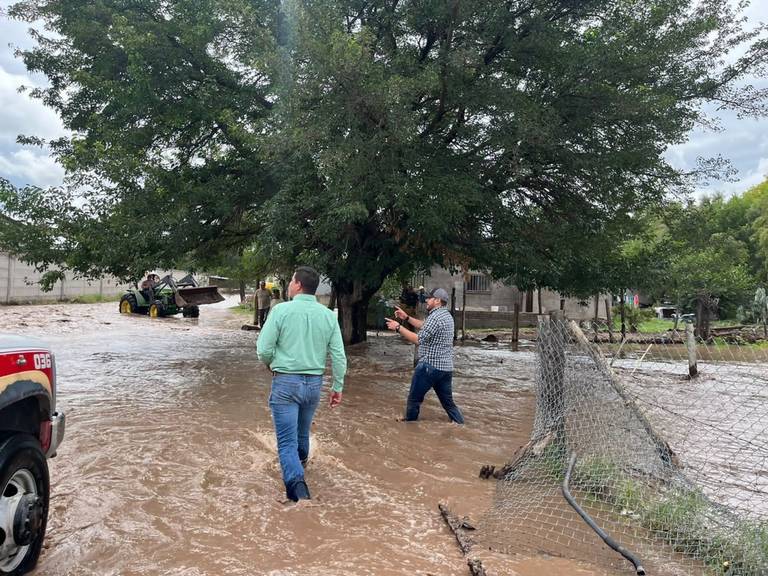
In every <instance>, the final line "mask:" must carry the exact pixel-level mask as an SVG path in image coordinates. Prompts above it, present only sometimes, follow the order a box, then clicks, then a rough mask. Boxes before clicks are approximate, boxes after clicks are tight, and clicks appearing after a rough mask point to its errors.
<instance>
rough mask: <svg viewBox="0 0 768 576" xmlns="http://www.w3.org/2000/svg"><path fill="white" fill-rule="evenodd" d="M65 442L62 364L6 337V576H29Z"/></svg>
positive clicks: (0, 443) (0, 459)
mask: <svg viewBox="0 0 768 576" xmlns="http://www.w3.org/2000/svg"><path fill="white" fill-rule="evenodd" d="M63 437H64V414H62V413H61V412H57V411H56V361H55V358H54V356H53V353H52V352H51V350H50V349H49V348H48V347H46V346H45V345H44V344H42V343H41V342H38V341H35V340H32V339H30V338H22V337H19V336H11V335H5V334H0V490H1V492H0V575H11V574H12V575H14V576H16V575H20V574H25V573H26V572H28V571H30V570H31V569H32V568H34V566H35V564H36V563H37V559H38V557H39V556H40V550H41V549H42V546H43V539H44V538H45V528H46V524H47V522H48V502H49V488H50V484H49V477H48V462H47V458H50V457H52V456H54V455H55V454H56V449H57V448H58V446H59V444H60V443H61V440H62V439H63Z"/></svg>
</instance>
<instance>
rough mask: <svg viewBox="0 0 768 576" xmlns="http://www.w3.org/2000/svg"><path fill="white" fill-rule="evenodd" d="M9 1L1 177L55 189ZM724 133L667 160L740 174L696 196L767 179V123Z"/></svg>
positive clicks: (732, 121)
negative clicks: (28, 140)
mask: <svg viewBox="0 0 768 576" xmlns="http://www.w3.org/2000/svg"><path fill="white" fill-rule="evenodd" d="M8 4H9V3H8V2H7V1H5V0H0V177H4V178H7V179H8V180H10V181H11V182H12V183H13V184H15V185H16V186H24V185H27V184H31V185H35V186H56V185H59V184H61V183H62V180H63V177H64V170H63V168H62V167H61V166H60V165H58V164H57V163H56V161H55V160H54V159H53V158H51V157H50V156H49V155H48V153H47V151H46V150H45V149H40V148H37V147H31V146H21V145H19V144H17V143H16V137H17V136H18V135H19V134H24V135H28V136H38V137H41V138H44V139H51V138H55V137H58V136H61V135H63V134H65V130H64V128H63V126H62V123H61V121H60V120H59V118H58V117H57V115H56V113H55V112H53V111H52V110H50V109H48V108H46V107H45V106H43V104H42V103H41V102H39V101H38V100H33V99H31V98H30V97H29V96H28V95H27V94H24V93H20V92H19V91H18V88H19V87H20V86H22V85H25V86H30V87H34V86H42V85H45V82H46V79H45V77H43V76H40V75H36V76H32V75H30V74H28V73H27V71H26V69H25V67H24V64H23V63H22V62H21V61H20V60H19V59H18V58H16V57H15V56H14V53H13V52H14V48H15V47H22V48H26V47H29V46H31V45H32V40H31V39H30V37H29V35H28V33H27V30H28V28H29V25H28V24H26V23H23V22H16V21H13V20H9V19H8V18H7V17H6V16H5V13H4V12H5V10H4V9H5V8H7V6H8ZM745 15H746V16H747V18H748V26H753V25H755V24H757V23H759V22H768V2H765V0H753V3H752V5H750V6H749V7H748V8H747V10H746V12H745ZM751 83H752V84H754V85H755V86H758V87H766V86H768V79H766V78H760V79H752V81H751ZM718 116H719V118H720V125H721V128H722V130H720V131H718V132H712V131H705V130H701V129H697V130H694V131H693V132H692V133H691V135H690V138H689V140H688V142H686V143H684V144H681V145H677V146H674V147H672V148H670V149H669V150H668V151H667V153H666V157H667V158H668V160H669V161H670V162H671V163H672V164H673V166H675V167H677V168H682V169H693V168H694V167H695V166H696V162H697V159H698V158H702V157H703V158H709V157H715V156H718V155H722V156H723V157H725V158H727V159H729V160H730V161H731V163H732V165H733V167H734V168H735V169H736V171H737V172H736V174H735V176H734V177H733V179H734V180H735V181H733V182H722V181H719V182H718V181H715V182H711V183H709V184H708V185H704V184H702V185H700V186H699V187H698V188H697V190H696V195H699V196H700V195H702V194H706V193H712V192H722V193H723V194H725V195H726V196H729V195H732V194H740V193H742V192H745V191H746V190H748V189H749V188H751V187H752V186H755V185H757V184H759V183H760V182H762V181H763V180H765V179H766V178H768V119H767V118H763V119H758V120H755V119H752V118H746V119H739V118H737V117H736V114H734V113H731V112H725V113H719V114H718Z"/></svg>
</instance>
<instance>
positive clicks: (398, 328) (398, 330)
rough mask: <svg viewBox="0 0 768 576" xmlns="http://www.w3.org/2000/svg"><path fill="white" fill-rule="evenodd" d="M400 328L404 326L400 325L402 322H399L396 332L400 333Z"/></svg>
mask: <svg viewBox="0 0 768 576" xmlns="http://www.w3.org/2000/svg"><path fill="white" fill-rule="evenodd" d="M400 328H402V326H400V324H398V325H397V328H395V332H397V333H398V334H400Z"/></svg>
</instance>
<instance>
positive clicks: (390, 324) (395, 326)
mask: <svg viewBox="0 0 768 576" xmlns="http://www.w3.org/2000/svg"><path fill="white" fill-rule="evenodd" d="M401 312H402V310H401ZM384 320H386V322H387V328H388V329H389V330H397V329H398V328H399V327H400V322H398V321H397V320H392V318H384Z"/></svg>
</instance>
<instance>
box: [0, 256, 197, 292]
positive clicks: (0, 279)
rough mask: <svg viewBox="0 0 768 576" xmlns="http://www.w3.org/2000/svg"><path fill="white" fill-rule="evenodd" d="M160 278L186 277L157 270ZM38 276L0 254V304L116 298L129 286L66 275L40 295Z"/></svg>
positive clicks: (27, 266) (108, 278)
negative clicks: (48, 290)
mask: <svg viewBox="0 0 768 576" xmlns="http://www.w3.org/2000/svg"><path fill="white" fill-rule="evenodd" d="M157 273H158V274H159V275H160V276H164V275H166V274H169V273H172V274H173V276H174V278H177V279H180V278H182V277H183V276H186V272H183V271H181V270H166V271H158V272H157ZM40 278H42V274H41V273H40V272H37V271H36V270H35V267H34V266H33V265H31V264H25V263H23V262H21V261H19V260H17V259H16V258H14V257H13V256H12V255H10V254H8V253H7V252H0V304H25V303H38V302H57V301H61V300H71V299H73V298H77V297H79V296H101V297H103V298H116V297H118V296H120V295H121V294H123V292H125V290H126V289H127V288H128V287H129V285H128V284H126V283H124V282H120V281H119V280H118V279H117V278H114V277H113V276H104V277H102V278H100V279H98V280H87V279H84V278H75V277H74V275H72V274H67V275H66V276H65V278H64V281H59V282H56V284H55V285H54V286H53V290H51V291H50V292H43V291H42V290H41V289H40V285H39V284H38V282H39V281H40Z"/></svg>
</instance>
